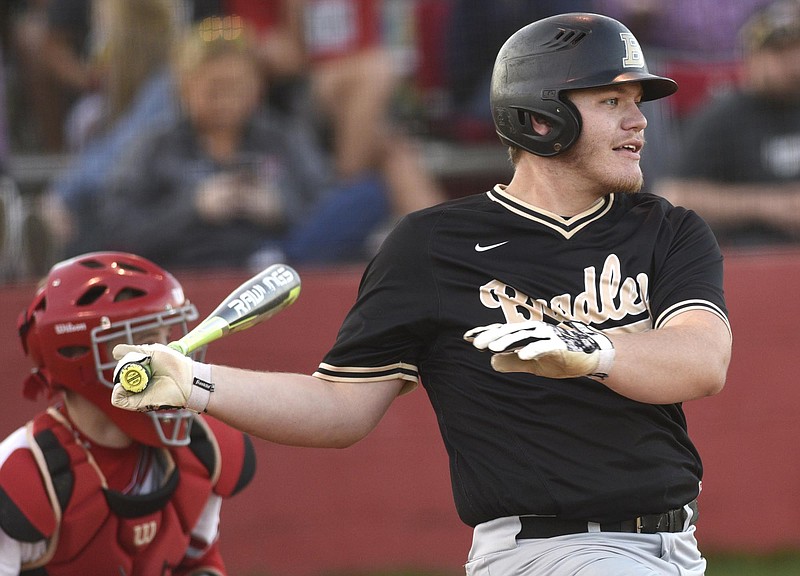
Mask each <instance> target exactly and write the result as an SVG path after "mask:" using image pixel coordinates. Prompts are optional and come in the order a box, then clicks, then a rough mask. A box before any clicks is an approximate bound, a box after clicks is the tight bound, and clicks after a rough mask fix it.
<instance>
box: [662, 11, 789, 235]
mask: <svg viewBox="0 0 800 576" xmlns="http://www.w3.org/2000/svg"><path fill="white" fill-rule="evenodd" d="M740 40H741V47H742V50H743V62H742V66H743V69H742V75H741V80H742V84H741V86H740V87H739V88H738V89H736V90H735V91H731V92H729V93H726V94H724V95H721V96H720V97H719V98H717V99H715V100H713V101H711V102H709V103H708V104H707V105H705V106H704V107H703V108H702V109H701V110H700V111H699V112H698V114H697V116H696V117H695V118H693V119H692V120H691V121H689V122H688V123H687V124H686V129H685V133H684V135H683V139H682V142H681V146H680V156H679V157H678V159H677V163H676V166H675V169H674V171H673V172H672V173H671V174H670V175H669V176H668V177H666V178H664V179H662V181H661V182H660V183H659V185H658V186H657V192H658V193H660V194H662V195H663V196H665V197H667V198H668V199H669V200H670V201H672V202H673V203H675V204H681V205H684V206H686V207H688V208H692V209H694V210H695V211H697V212H698V213H699V214H700V215H701V216H702V217H703V218H704V219H705V220H707V221H708V223H709V224H710V225H711V227H712V228H713V230H714V232H715V233H716V235H717V238H718V240H719V242H720V243H721V244H722V245H729V246H730V245H763V244H776V243H787V242H791V243H794V242H797V241H800V2H799V1H798V0H777V1H776V2H774V3H773V4H770V5H769V6H767V7H765V8H763V9H762V10H760V11H759V12H757V13H756V14H755V15H754V16H753V18H752V19H751V20H750V21H748V22H747V24H746V25H745V26H744V27H743V29H742V31H741V35H740Z"/></svg>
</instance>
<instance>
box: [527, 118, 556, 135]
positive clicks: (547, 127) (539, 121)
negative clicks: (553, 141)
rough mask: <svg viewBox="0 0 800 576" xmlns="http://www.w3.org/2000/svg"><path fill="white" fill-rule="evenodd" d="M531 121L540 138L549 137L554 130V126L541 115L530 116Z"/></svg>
mask: <svg viewBox="0 0 800 576" xmlns="http://www.w3.org/2000/svg"><path fill="white" fill-rule="evenodd" d="M529 116H530V119H531V127H532V128H533V130H534V131H535V132H536V133H537V134H539V135H540V136H547V135H548V134H549V133H550V131H551V130H552V129H553V125H552V124H551V123H550V122H549V121H548V120H547V119H546V118H545V117H544V116H540V115H539V114H532V113H531V114H529Z"/></svg>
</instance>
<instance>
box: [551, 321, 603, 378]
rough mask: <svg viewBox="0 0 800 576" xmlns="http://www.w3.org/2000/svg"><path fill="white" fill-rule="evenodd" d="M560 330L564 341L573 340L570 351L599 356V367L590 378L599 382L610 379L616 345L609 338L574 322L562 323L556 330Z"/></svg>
mask: <svg viewBox="0 0 800 576" xmlns="http://www.w3.org/2000/svg"><path fill="white" fill-rule="evenodd" d="M559 328H560V329H562V330H563V332H562V334H561V337H562V339H564V340H565V341H569V340H570V339H571V340H572V344H571V345H570V343H569V342H568V344H567V348H568V349H571V348H575V349H576V350H582V351H583V352H584V353H586V354H594V355H596V356H597V367H596V368H595V369H594V372H592V373H591V374H588V376H589V377H590V378H595V379H597V380H605V379H606V378H608V373H609V372H610V371H611V366H612V365H613V364H614V356H615V350H614V344H613V343H612V342H611V340H610V339H609V338H608V336H606V335H605V334H603V333H602V332H600V331H599V330H595V329H594V328H592V327H591V326H589V325H588V324H584V323H583V322H576V321H573V320H570V321H567V322H562V323H561V324H559V325H558V326H556V329H559ZM570 331H572V332H570Z"/></svg>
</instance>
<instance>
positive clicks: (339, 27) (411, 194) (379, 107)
mask: <svg viewBox="0 0 800 576" xmlns="http://www.w3.org/2000/svg"><path fill="white" fill-rule="evenodd" d="M227 5H228V7H229V10H230V11H231V12H234V13H236V14H238V15H240V16H242V17H243V18H244V19H245V20H247V21H248V22H251V23H252V24H253V25H254V26H255V27H256V28H257V29H258V32H259V39H260V40H261V42H260V46H259V49H258V52H259V56H260V58H261V60H262V62H263V63H264V65H265V66H266V67H267V69H268V71H270V73H271V78H273V79H274V80H275V81H276V82H275V84H278V83H280V85H281V86H283V87H284V90H283V91H281V92H278V93H277V96H278V97H279V98H281V100H282V101H281V102H280V104H283V105H285V106H288V108H290V109H291V110H294V111H295V112H297V113H298V114H300V115H301V116H302V117H304V118H306V119H307V120H309V121H311V124H312V127H313V129H314V130H315V131H317V132H318V133H320V134H322V135H323V137H324V138H323V143H324V144H326V147H328V148H329V149H330V150H331V153H332V156H333V162H334V166H335V169H336V175H337V177H338V179H339V180H340V181H342V182H347V181H357V180H359V179H363V178H372V177H374V175H375V174H378V175H379V176H380V177H381V178H382V179H383V180H384V181H385V182H386V184H387V187H388V190H389V193H390V198H391V202H392V206H393V208H394V211H395V212H396V213H398V214H405V213H407V212H411V211H414V210H418V209H420V208H425V207H427V206H430V205H432V204H436V203H438V202H440V201H442V200H444V194H443V192H442V191H441V189H440V187H439V185H438V183H437V182H436V181H435V179H434V178H432V177H431V176H430V175H429V174H428V173H427V171H426V169H425V166H424V164H423V161H422V158H421V155H420V152H419V150H418V146H417V144H416V142H414V140H413V139H412V138H411V137H410V136H409V135H408V134H406V133H405V132H404V130H403V129H402V128H401V127H400V126H398V124H397V122H396V121H395V119H394V118H393V113H392V100H393V97H394V96H395V94H396V90H397V89H398V86H399V82H400V74H399V70H398V65H397V63H396V62H394V60H393V59H392V56H391V53H390V51H389V50H388V49H387V47H386V45H385V44H384V42H383V39H382V36H381V26H382V20H381V17H382V13H381V3H380V2H375V1H373V0H341V1H338V2H329V1H326V0H266V1H263V2H248V1H247V0H229V1H228V3H227ZM287 86H288V87H289V88H288V89H286V87H287ZM287 93H288V95H287ZM271 95H272V96H276V92H275V91H272V92H271ZM287 102H288V103H287Z"/></svg>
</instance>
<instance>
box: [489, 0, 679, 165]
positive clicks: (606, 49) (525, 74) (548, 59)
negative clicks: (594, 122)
mask: <svg viewBox="0 0 800 576" xmlns="http://www.w3.org/2000/svg"><path fill="white" fill-rule="evenodd" d="M629 82H640V83H641V85H642V89H643V90H644V94H643V96H642V100H643V101H648V100H656V99H658V98H663V97H664V96H669V95H670V94H672V93H673V92H675V91H676V90H677V89H678V85H677V84H676V83H675V82H674V81H673V80H670V79H669V78H663V77H661V76H655V75H653V74H650V72H649V71H648V69H647V64H646V63H645V61H644V54H642V49H641V47H640V46H639V42H638V41H637V40H636V38H635V37H634V36H633V34H632V33H631V31H630V30H628V29H627V28H626V27H625V26H623V25H622V24H621V23H619V22H618V21H616V20H614V19H613V18H609V17H608V16H601V15H599V14H588V13H581V12H576V13H571V14H561V15H558V16H551V17H549V18H544V19H542V20H537V21H536V22H533V23H532V24H528V25H527V26H525V27H524V28H522V29H520V30H518V31H517V32H515V33H514V34H512V35H511V37H510V38H509V39H508V40H506V42H505V44H503V46H502V47H501V48H500V51H499V52H498V54H497V59H496V61H495V64H494V69H493V71H492V84H491V88H490V101H491V107H492V117H493V118H494V125H495V129H496V130H497V134H498V136H500V140H501V141H502V142H503V143H504V144H506V145H513V146H518V147H520V148H522V149H523V150H527V151H528V152H531V153H532V154H536V155H538V156H555V155H556V154H559V153H561V152H563V151H565V150H567V149H568V148H569V147H570V146H571V145H572V144H573V143H574V142H575V141H576V140H577V139H578V136H579V135H580V131H581V116H580V114H579V113H578V109H577V108H576V107H575V106H574V105H573V104H572V103H571V102H570V101H569V99H568V98H565V97H564V91H565V90H576V89H582V88H598V87H600V86H611V85H614V84H624V83H629ZM531 114H535V115H537V116H539V117H542V118H544V119H546V120H547V121H548V122H550V124H551V125H552V127H553V128H552V130H551V131H550V132H549V133H548V134H547V135H544V136H542V135H541V134H538V133H537V132H536V131H535V130H534V129H533V126H532V125H531V119H530V116H531Z"/></svg>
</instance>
